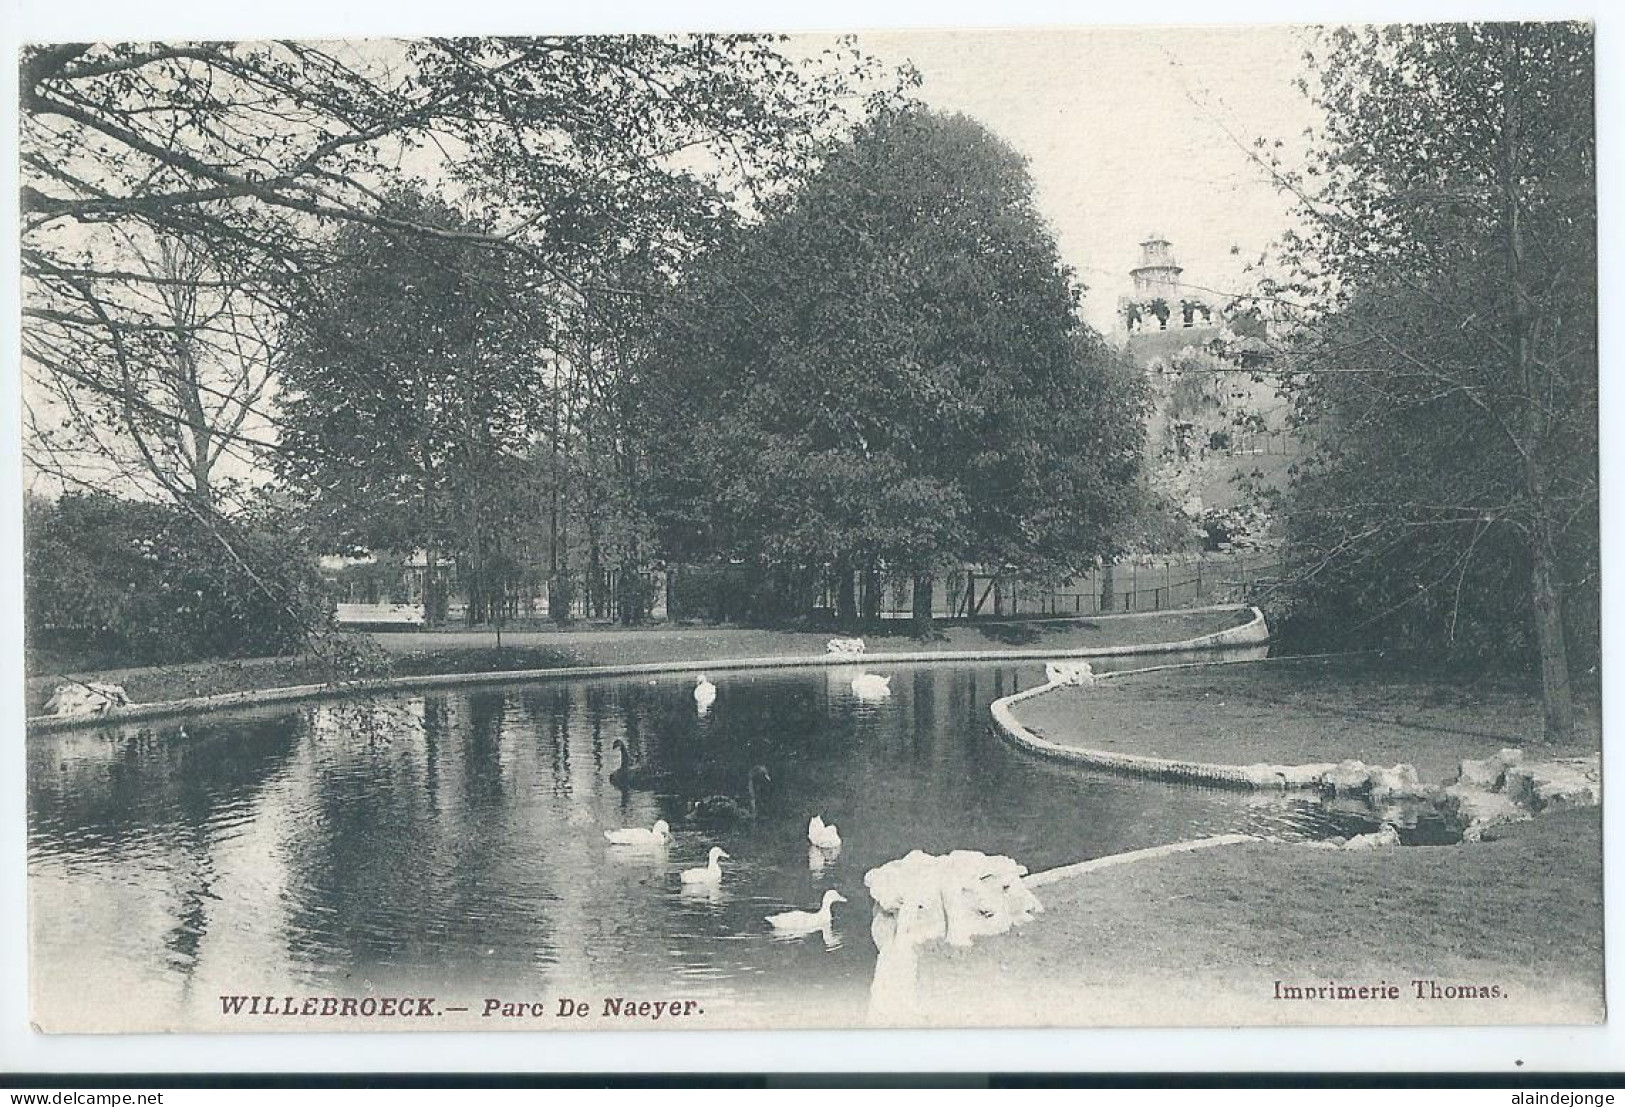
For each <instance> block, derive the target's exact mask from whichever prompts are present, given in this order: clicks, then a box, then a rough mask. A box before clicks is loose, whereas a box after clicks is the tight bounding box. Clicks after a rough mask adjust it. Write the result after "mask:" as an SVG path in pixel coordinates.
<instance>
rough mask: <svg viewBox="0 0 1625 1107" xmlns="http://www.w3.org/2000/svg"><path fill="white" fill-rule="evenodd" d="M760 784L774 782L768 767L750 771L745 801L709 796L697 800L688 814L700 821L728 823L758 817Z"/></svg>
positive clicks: (759, 767)
mask: <svg viewBox="0 0 1625 1107" xmlns="http://www.w3.org/2000/svg"><path fill="white" fill-rule="evenodd" d="M758 783H760V784H772V783H773V778H772V777H771V776H769V775H768V773H767V768H766V767H765V766H762V765H758V766H756V767H755V768H754V769H752V770H751V771H750V776H749V777H747V778H746V780H745V802H744V803H740V802H739V801H738V800H737V799H735V798H734V797H732V796H723V795H716V796H707V797H706V798H704V799H702V800H696V801H695V803H694V805H693V806H692V807H690V808H689V809H688V816H689V818H691V819H695V820H697V821H699V822H710V823H726V822H738V821H741V820H744V819H754V818H755V817H756V802H757V797H756V787H757V785H758Z"/></svg>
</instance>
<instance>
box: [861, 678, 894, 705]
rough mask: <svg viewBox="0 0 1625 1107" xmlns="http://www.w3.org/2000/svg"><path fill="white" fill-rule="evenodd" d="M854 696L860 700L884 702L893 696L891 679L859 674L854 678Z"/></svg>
mask: <svg viewBox="0 0 1625 1107" xmlns="http://www.w3.org/2000/svg"><path fill="white" fill-rule="evenodd" d="M852 694H853V695H854V696H857V697H858V699H860V700H883V699H885V698H886V697H887V696H889V695H891V677H883V676H876V675H875V674H873V673H859V674H858V675H857V676H855V677H853V678H852Z"/></svg>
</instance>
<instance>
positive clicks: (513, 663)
mask: <svg viewBox="0 0 1625 1107" xmlns="http://www.w3.org/2000/svg"><path fill="white" fill-rule="evenodd" d="M1244 619H1245V616H1242V615H1238V614H1236V613H1216V614H1197V613H1192V612H1182V611H1171V612H1167V613H1164V614H1160V615H1155V616H1146V617H1108V618H1099V619H1095V618H1090V619H1065V620H1046V621H1044V622H1011V623H985V624H977V625H974V626H971V625H962V626H946V627H943V628H942V629H940V630H939V632H938V633H937V635H936V637H935V638H933V639H932V640H930V641H926V642H921V641H918V640H917V639H914V638H911V637H907V636H906V635H904V634H896V635H891V636H879V637H877V636H869V637H868V638H867V642H868V644H869V648H870V650H871V651H873V652H876V653H882V652H888V653H899V652H911V651H932V652H942V653H960V652H965V651H970V650H986V649H1053V650H1068V649H1082V648H1087V647H1102V646H1120V645H1135V644H1144V643H1150V642H1168V641H1181V640H1184V639H1188V638H1194V637H1196V636H1198V635H1202V634H1209V633H1212V632H1213V631H1217V630H1222V629H1224V628H1225V627H1227V626H1233V625H1235V624H1237V623H1238V622H1241V621H1243V620H1244ZM357 638H358V639H361V640H362V641H363V643H364V642H365V641H366V640H367V639H370V640H371V641H372V642H373V643H375V644H376V646H377V647H378V648H379V652H380V655H381V656H380V657H379V663H378V665H377V667H376V674H377V675H382V674H383V673H384V672H386V671H387V672H389V673H393V674H395V675H416V674H424V673H449V672H494V671H498V670H503V669H554V668H561V667H564V666H570V665H630V664H638V663H642V662H660V661H710V660H720V659H725V658H742V657H804V656H808V655H815V654H822V653H823V652H824V643H826V642H827V641H828V640H829V635H828V634H827V633H816V634H815V633H804V632H795V631H776V630H754V629H745V628H738V627H650V628H638V629H633V630H623V629H618V628H600V629H585V630H567V631H559V630H547V631H523V632H519V633H513V634H507V633H505V634H504V635H503V636H502V642H503V645H502V649H501V650H500V651H498V650H497V649H495V635H494V634H493V633H492V632H490V631H487V630H477V631H464V630H444V631H435V632H410V633H381V634H373V635H358V636H357ZM383 655H387V656H383ZM68 672H69V671H68V670H66V669H64V668H61V667H56V668H55V669H50V668H46V669H44V671H43V672H42V673H41V675H37V676H32V677H31V678H30V679H29V681H28V708H29V713H30V714H37V713H38V712H39V711H40V708H41V705H42V704H43V703H44V702H45V700H46V698H47V697H49V695H50V693H51V689H52V687H54V686H55V685H56V684H57V683H59V682H60V680H61V679H62V677H63V676H64V675H68ZM71 675H73V676H74V677H75V678H76V679H80V680H102V681H111V682H113V683H116V684H122V685H123V686H124V688H125V690H126V691H128V692H129V693H130V696H131V698H132V699H134V700H136V701H137V702H141V703H152V702H157V701H162V700H175V699H184V698H187V697H191V696H203V695H210V694H213V693H218V692H236V691H243V690H245V689H250V688H276V687H283V686H286V685H294V684H320V683H322V682H323V680H324V679H326V677H325V670H324V668H323V666H322V665H321V664H320V663H319V662H318V661H317V660H316V659H315V658H310V657H270V658H254V659H249V660H243V661H215V662H198V663H194V664H189V665H172V666H167V667H154V668H142V669H115V670H103V671H100V672H72V674H71Z"/></svg>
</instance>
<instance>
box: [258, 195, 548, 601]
mask: <svg viewBox="0 0 1625 1107" xmlns="http://www.w3.org/2000/svg"><path fill="white" fill-rule="evenodd" d="M387 210H388V211H390V212H391V213H392V215H394V216H396V217H398V218H400V219H401V220H403V221H410V222H413V223H417V224H421V225H429V226H438V227H441V228H443V229H445V230H447V231H459V230H460V231H462V232H464V233H465V234H466V235H467V239H466V241H464V242H456V241H453V240H451V239H449V238H422V237H419V236H415V235H410V234H405V233H403V232H392V231H386V230H381V229H377V228H373V227H368V226H354V227H351V228H349V229H347V230H345V231H344V232H343V233H341V234H340V236H339V240H338V242H337V244H336V247H335V256H334V264H333V265H332V266H331V267H330V268H329V269H328V270H327V271H326V272H325V273H324V274H322V275H321V276H320V277H319V278H317V279H316V293H317V294H316V295H314V296H312V297H311V298H310V300H309V301H308V302H307V304H306V305H305V307H304V308H303V310H301V311H299V312H298V313H297V314H296V315H295V316H294V317H293V320H292V326H293V332H294V340H293V342H292V344H291V349H290V352H289V357H288V359H287V364H286V365H285V367H284V374H283V376H284V386H285V393H284V396H283V398H282V402H281V407H282V415H281V424H282V445H283V447H284V449H285V450H286V451H287V453H288V455H289V456H290V457H291V458H292V459H294V460H293V461H292V462H291V463H290V464H289V465H287V466H285V469H286V470H287V471H286V473H285V475H286V476H287V477H289V478H290V482H289V483H290V487H292V488H293V489H294V490H295V491H296V492H298V493H301V494H302V495H303V497H304V498H305V500H306V502H307V503H308V505H309V507H310V508H311V510H313V511H314V512H315V513H316V514H317V515H318V516H319V517H320V518H321V519H323V520H324V521H325V524H326V526H325V530H326V533H327V534H328V535H329V537H330V540H331V541H336V542H338V543H340V544H348V545H355V546H363V547H375V548H376V547H383V548H391V549H412V548H421V549H422V550H423V551H424V553H425V559H426V564H425V586H426V592H427V593H428V595H427V596H426V600H427V607H428V615H429V618H430V620H431V621H436V620H437V619H438V618H439V617H440V614H441V612H440V602H439V596H438V592H437V588H438V584H437V581H438V579H439V574H438V572H437V568H438V565H439V563H440V561H441V557H442V555H444V554H446V553H447V552H449V553H450V554H451V555H453V556H455V557H456V558H457V559H458V560H460V561H462V562H463V563H464V568H465V572H466V574H467V578H468V580H469V581H470V582H471V583H472V584H473V586H474V588H473V595H472V596H471V599H472V600H473V601H474V603H473V605H472V607H473V608H483V606H484V598H485V597H484V596H483V594H482V592H483V589H481V587H480V585H481V583H482V581H483V577H484V574H485V569H486V567H487V564H488V563H489V562H491V561H492V560H493V559H499V558H500V551H501V541H502V535H503V532H504V529H505V528H504V524H505V523H506V522H507V521H508V514H509V511H510V510H512V509H515V508H517V507H518V506H519V505H517V504H515V503H514V501H513V499H512V497H509V496H507V495H506V494H505V493H506V492H507V491H509V490H510V489H511V488H512V477H513V475H514V473H515V472H516V471H517V470H518V469H519V467H520V460H521V457H522V454H523V451H524V449H525V447H526V446H527V445H528V443H529V442H530V441H531V440H532V438H533V437H534V436H535V435H536V434H537V433H538V425H539V423H540V422H541V419H542V415H541V413H542V411H543V407H544V403H543V400H544V397H543V393H542V384H543V372H542V371H543V365H544V360H545V357H546V354H545V350H546V345H545V343H546V339H547V337H548V336H547V330H546V323H545V315H544V312H543V310H542V309H543V307H544V303H543V300H542V293H541V292H539V291H538V285H539V283H540V282H538V281H536V280H533V279H529V278H531V277H533V276H534V275H533V274H527V273H526V271H525V270H524V269H523V268H522V267H520V266H518V265H516V264H515V259H513V258H511V257H509V256H505V255H500V254H498V255H495V256H493V251H492V250H491V249H490V248H488V247H483V246H481V245H479V244H478V235H477V232H478V228H477V227H474V226H471V225H469V224H468V223H467V222H466V221H465V220H462V219H460V218H459V217H458V216H457V215H456V213H455V212H453V211H451V210H449V209H447V208H446V207H445V206H444V205H440V204H437V203H435V202H433V201H429V200H426V199H424V198H423V197H420V196H413V195H402V196H400V197H398V198H397V199H396V201H395V202H394V203H393V204H392V205H391V206H390V207H389V208H388V209H387ZM479 614H483V612H476V611H473V610H472V609H471V615H479Z"/></svg>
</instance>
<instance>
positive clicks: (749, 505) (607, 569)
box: [14, 22, 1605, 1035]
mask: <svg viewBox="0 0 1625 1107" xmlns="http://www.w3.org/2000/svg"><path fill="white" fill-rule="evenodd" d="M1593 38H1594V36H1593V28H1592V27H1591V26H1589V25H1587V24H1583V23H1568V22H1524V23H1505V22H1502V23H1494V22H1479V23H1448V24H1444V23H1416V24H1384V25H1380V26H1379V25H1372V26H1363V25H1351V26H1344V25H1325V26H1317V25H1298V26H1260V25H1254V26H1235V27H1214V26H1208V27H1175V26H1167V27H1143V26H1142V27H1119V28H1094V27H1087V26H1075V27H1050V28H1032V27H1027V28H1012V29H1009V30H975V31H971V30H959V31H956V30H918V31H907V32H904V31H898V30H875V31H862V30H859V31H856V32H854V33H853V34H850V35H843V36H837V35H822V34H821V35H805V34H803V35H788V36H779V35H765V34H717V33H710V32H709V31H705V30H703V29H701V28H698V27H697V28H696V29H695V31H694V32H692V33H681V34H677V33H658V34H655V33H649V34H622V33H618V34H600V35H582V34H551V33H547V31H546V30H545V28H538V29H537V31H536V33H535V34H533V35H527V36H508V37H459V38H366V39H353V40H315V39H312V40H306V39H292V40H273V39H255V40H244V41H221V40H206V41H205V40H195V41H194V40H164V41H90V42H60V41H49V42H47V41H41V42H35V43H31V44H28V45H26V46H25V47H24V48H23V49H22V50H21V53H20V55H19V56H17V57H16V58H15V59H14V62H15V64H16V65H17V66H18V75H19V82H20V98H19V105H20V108H19V112H20V139H19V149H20V161H21V183H20V209H21V210H20V216H19V218H20V221H21V222H20V237H21V255H20V258H21V270H20V281H21V290H22V309H21V310H22V327H21V343H22V350H21V366H22V382H21V388H22V413H23V424H24V425H23V429H22V448H23V470H24V471H23V479H24V482H25V491H24V497H23V499H24V502H23V514H24V518H23V525H24V556H25V577H26V581H25V586H26V603H27V610H26V636H27V641H26V662H27V688H26V700H27V715H28V722H27V733H26V780H25V781H24V782H23V785H22V786H23V787H25V788H26V809H27V884H26V910H27V916H28V923H27V926H28V935H29V966H28V969H29V983H28V989H29V1004H30V1007H29V1011H30V1018H31V1021H32V1024H33V1026H34V1028H35V1030H37V1031H38V1032H40V1033H43V1034H47V1035H59V1034H78V1033H124V1032H156V1031H184V1032H201V1031H207V1032H218V1033H227V1034H230V1033H245V1034H246V1033H253V1034H264V1033H267V1032H278V1033H311V1032H323V1031H335V1030H342V1031H357V1032H397V1031H431V1030H432V1031H470V1032H492V1031H527V1032H537V1031H546V1032H561V1031H587V1032H592V1031H603V1030H658V1031H666V1030H672V1031H690V1030H736V1029H750V1030H763V1029H794V1028H884V1027H933V1028H968V1027H1069V1028H1081V1027H1161V1026H1238V1025H1256V1026H1345V1025H1359V1026H1396V1025H1400V1026H1411V1025H1427V1026H1455V1025H1509V1024H1517V1025H1537V1024H1595V1023H1599V1022H1601V1021H1603V1019H1604V1015H1605V1011H1604V987H1603V985H1604V971H1603V882H1602V862H1603V845H1602V842H1603V838H1602V820H1601V804H1602V783H1601V764H1600V754H1601V712H1600V703H1601V667H1600V637H1601V635H1600V623H1601V616H1600V574H1601V568H1600V566H1601V556H1600V540H1599V538H1600V535H1599V514H1598V512H1599V508H1598V448H1599V441H1598V418H1599V408H1598V353H1597V350H1598V346H1597V319H1598V303H1597V272H1598V260H1597V192H1596V183H1595V180H1596V176H1595V174H1596V125H1595V108H1594V99H1593V90H1594V85H1595V68H1596V66H1595V62H1594V49H1593ZM18 906H19V907H20V906H22V905H18Z"/></svg>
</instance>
